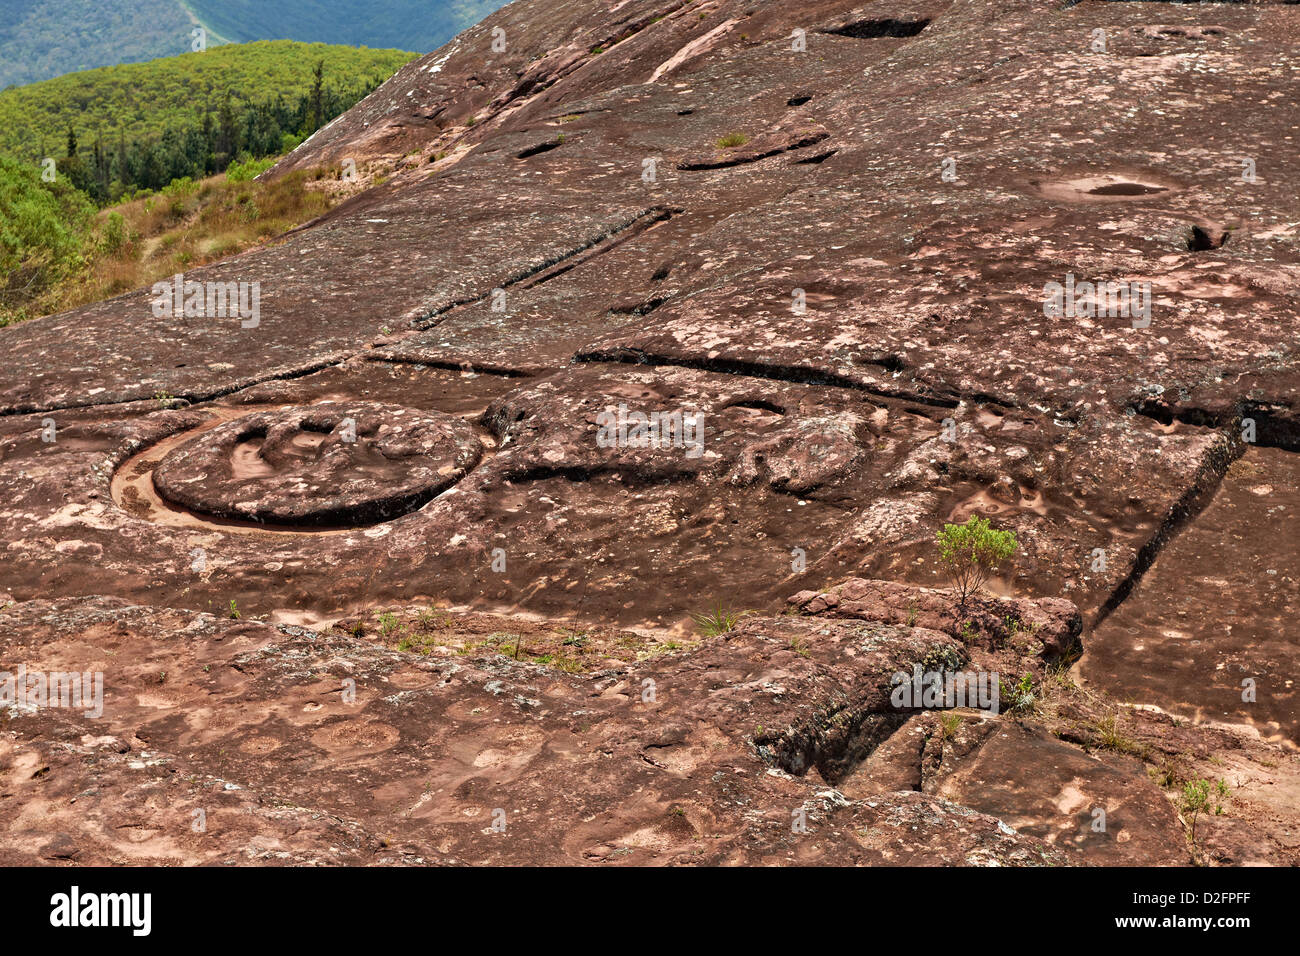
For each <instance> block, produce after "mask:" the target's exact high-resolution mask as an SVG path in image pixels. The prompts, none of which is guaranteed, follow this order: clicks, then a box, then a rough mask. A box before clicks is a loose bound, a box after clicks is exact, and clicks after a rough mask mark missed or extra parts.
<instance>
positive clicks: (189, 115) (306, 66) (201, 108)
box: [0, 0, 415, 159]
mask: <svg viewBox="0 0 1300 956" xmlns="http://www.w3.org/2000/svg"><path fill="white" fill-rule="evenodd" d="M0 2H4V0H0ZM414 56H415V54H414V53H405V52H403V51H401V50H365V49H362V50H357V49H352V48H350V47H338V46H328V45H326V44H323V43H310V44H308V43H294V42H291V41H287V40H282V41H276V42H261V43H247V44H238V45H232V46H224V47H216V48H213V49H209V50H207V51H205V52H203V53H186V54H183V55H181V56H174V57H168V58H166V59H161V60H152V61H150V62H148V63H131V64H123V65H121V66H115V67H101V68H99V69H96V70H87V71H85V72H83V73H74V74H69V75H68V76H60V77H56V78H55V79H52V80H45V81H44V82H41V83H33V84H31V85H29V86H23V87H17V88H13V89H8V90H4V91H3V92H0V153H7V154H9V155H11V156H18V157H22V158H27V159H40V158H42V157H44V156H51V155H55V156H57V155H61V153H59V152H57V150H58V149H59V148H60V146H61V144H62V143H63V141H64V139H65V137H66V135H67V131H68V129H69V128H71V129H72V131H73V132H74V133H75V134H76V136H77V138H78V139H79V140H80V141H81V142H83V143H89V142H91V141H93V140H96V139H102V140H103V141H104V143H105V144H106V145H107V144H112V145H114V146H116V145H117V143H118V142H119V140H120V139H122V138H125V139H126V140H127V141H128V142H129V141H131V140H136V139H140V138H143V137H157V136H161V135H163V134H164V133H166V132H168V131H175V130H178V129H183V128H186V127H189V126H192V125H198V124H199V123H200V122H201V121H202V118H203V117H204V116H205V115H206V114H210V113H213V114H215V113H216V112H217V111H219V110H220V109H221V108H222V105H223V104H224V103H225V101H226V98H227V97H229V98H230V99H231V101H232V109H234V110H235V111H236V112H238V111H241V110H242V109H243V107H245V106H247V105H249V104H254V103H262V102H272V103H275V102H279V103H281V104H293V103H294V102H295V101H297V100H298V99H299V98H301V97H302V96H304V95H306V94H307V93H308V92H309V91H310V90H311V88H312V85H313V82H314V79H313V70H314V69H315V67H316V65H317V64H318V63H320V64H322V66H323V73H324V81H325V88H326V95H334V96H336V97H342V98H344V99H346V98H347V95H345V94H350V93H352V92H355V91H357V90H360V89H362V88H364V89H365V90H370V89H373V88H374V87H375V86H377V85H379V83H381V82H383V81H384V80H385V79H387V78H388V77H389V76H391V75H392V74H393V73H394V72H396V71H397V69H398V68H399V67H401V66H402V64H404V63H406V62H407V61H408V60H410V59H412V58H413V57H414ZM353 102H355V99H353ZM347 105H351V104H350V103H349V104H347ZM344 108H346V106H345V107H344ZM331 109H334V112H333V113H332V114H331V115H336V114H337V104H333V106H331V104H329V103H327V104H326V105H325V111H326V112H330V111H331Z"/></svg>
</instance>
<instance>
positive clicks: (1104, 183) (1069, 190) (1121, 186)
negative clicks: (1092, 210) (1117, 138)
mask: <svg viewBox="0 0 1300 956" xmlns="http://www.w3.org/2000/svg"><path fill="white" fill-rule="evenodd" d="M1032 185H1033V186H1034V188H1035V189H1036V190H1037V191H1038V192H1039V194H1040V195H1042V196H1043V197H1045V198H1047V199H1056V200H1059V201H1063V202H1116V201H1124V200H1133V199H1144V198H1150V197H1159V196H1167V195H1169V194H1171V193H1173V192H1175V191H1177V187H1176V186H1175V185H1174V184H1173V183H1172V182H1169V181H1168V180H1165V179H1161V178H1159V177H1156V176H1152V175H1148V174H1145V173H1137V172H1131V171H1117V172H1109V173H1094V174H1088V175H1083V176H1071V177H1062V178H1060V179H1049V180H1044V181H1038V180H1035V181H1032Z"/></svg>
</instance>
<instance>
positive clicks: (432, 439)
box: [153, 402, 483, 525]
mask: <svg viewBox="0 0 1300 956" xmlns="http://www.w3.org/2000/svg"><path fill="white" fill-rule="evenodd" d="M482 452H483V446H482V445H481V444H480V443H479V440H478V438H477V437H476V436H475V434H474V429H473V428H472V427H471V426H470V425H469V424H467V423H466V422H464V421H462V420H461V419H459V418H456V417H454V416H450V415H442V414H439V413H436V412H421V411H416V410H414V409H410V408H403V407H401V406H398V405H381V404H377V403H373V402H352V403H347V404H344V403H332V402H325V403H321V404H318V405H311V406H304V407H300V408H288V409H281V410H278V411H272V412H257V413H254V414H252V415H246V416H244V417H243V418H238V419H235V420H233V421H229V422H226V423H225V424H223V425H218V426H217V427H216V428H213V429H210V430H208V431H205V432H202V433H201V434H199V435H196V436H195V437H194V438H192V439H190V440H189V441H187V442H185V443H184V444H183V445H180V446H179V447H177V448H176V449H174V450H173V451H172V452H171V453H170V454H168V455H167V456H166V457H165V458H163V460H162V461H161V462H160V463H159V464H158V467H157V469H156V470H155V471H154V476H153V480H154V487H155V488H156V489H157V491H158V494H159V496H161V497H162V498H163V499H164V500H166V501H168V502H171V503H172V504H175V505H179V506H181V507H183V508H187V509H189V510H191V511H195V512H198V513H200V514H204V515H211V516H213V517H217V518H225V519H233V520H244V521H257V522H263V523H269V524H283V525H360V524H373V523H375V522H378V521H386V520H389V519H391V518H396V517H398V516H399V515H403V514H406V513H408V512H410V511H414V510H415V509H417V508H419V507H421V506H422V505H424V504H425V503H426V502H428V501H429V500H431V499H432V498H433V497H434V496H436V495H437V494H438V493H439V492H441V491H444V490H446V489H447V488H449V487H451V486H452V485H454V484H455V483H456V482H457V481H459V480H460V479H461V478H462V477H463V476H464V475H465V473H466V472H468V471H469V469H471V468H473V467H474V465H475V464H477V462H478V460H479V458H480V456H481V455H482Z"/></svg>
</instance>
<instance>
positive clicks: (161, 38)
mask: <svg viewBox="0 0 1300 956" xmlns="http://www.w3.org/2000/svg"><path fill="white" fill-rule="evenodd" d="M197 24H198V21H197V19H196V18H195V17H193V16H191V14H190V13H189V12H188V11H187V10H186V9H185V6H184V5H183V4H181V3H178V2H177V0H131V2H129V3H124V2H120V0H115V2H106V0H0V88H3V87H6V86H10V85H19V84H23V83H33V82H35V81H37V80H44V79H48V78H49V77H51V76H58V75H60V74H62V73H71V72H73V71H75V70H88V69H91V68H92V67H96V66H104V65H106V64H111V63H136V62H139V61H141V60H152V59H154V58H156V57H160V56H175V55H176V54H178V53H184V52H186V51H187V50H189V49H190V43H191V42H192V38H191V36H190V31H191V30H193V29H194V27H195V26H196V25H197ZM217 39H218V38H215V37H213V38H210V40H211V41H212V42H216V41H217Z"/></svg>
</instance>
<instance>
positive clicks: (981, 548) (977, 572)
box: [938, 515, 1020, 607]
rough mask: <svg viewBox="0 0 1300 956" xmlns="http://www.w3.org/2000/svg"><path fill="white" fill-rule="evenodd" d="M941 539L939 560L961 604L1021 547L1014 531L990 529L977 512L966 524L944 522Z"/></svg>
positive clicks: (964, 604) (939, 536) (939, 538)
mask: <svg viewBox="0 0 1300 956" xmlns="http://www.w3.org/2000/svg"><path fill="white" fill-rule="evenodd" d="M938 542H939V563H940V564H942V565H943V567H944V570H946V571H947V572H948V577H949V578H950V579H951V581H952V583H953V587H954V588H956V590H957V596H958V599H959V602H960V604H961V606H962V607H965V606H966V602H967V601H968V600H970V596H971V595H972V594H974V593H975V592H976V591H978V590H979V589H980V588H981V587H983V585H984V582H985V581H986V580H988V576H989V574H990V572H993V571H996V570H997V568H998V566H999V565H1000V564H1001V563H1002V562H1003V561H1006V560H1007V559H1009V558H1010V557H1011V556H1012V555H1013V554H1015V553H1016V549H1017V548H1019V547H1020V542H1019V541H1017V540H1016V535H1015V532H1014V531H999V530H997V529H996V528H991V527H989V522H988V519H987V518H980V517H978V516H976V515H971V516H970V518H968V519H967V520H966V523H965V524H945V525H944V526H943V530H942V531H940V532H939V534H938Z"/></svg>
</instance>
